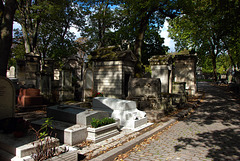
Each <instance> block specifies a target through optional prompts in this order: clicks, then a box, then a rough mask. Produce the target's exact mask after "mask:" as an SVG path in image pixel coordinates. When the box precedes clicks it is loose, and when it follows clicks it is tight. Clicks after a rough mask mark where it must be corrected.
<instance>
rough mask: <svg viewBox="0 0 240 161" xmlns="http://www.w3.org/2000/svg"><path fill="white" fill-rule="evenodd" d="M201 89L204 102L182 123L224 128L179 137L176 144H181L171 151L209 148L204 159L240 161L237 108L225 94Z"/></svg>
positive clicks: (238, 114) (237, 105) (211, 89)
mask: <svg viewBox="0 0 240 161" xmlns="http://www.w3.org/2000/svg"><path fill="white" fill-rule="evenodd" d="M204 90H205V91H206V97H205V99H204V103H203V104H201V106H200V107H199V108H198V109H197V111H196V112H195V113H194V114H192V115H191V116H190V117H189V118H187V119H186V120H184V122H185V123H187V124H188V123H190V122H194V123H197V124H198V125H200V126H206V125H211V124H214V123H218V124H219V123H220V125H221V124H222V125H221V126H225V128H223V130H213V131H211V130H210V132H203V133H199V134H196V136H198V137H196V138H183V137H181V138H179V139H178V141H179V142H182V144H179V145H176V146H175V151H180V150H181V149H186V148H187V146H188V145H190V146H193V147H203V148H206V149H209V151H208V155H207V156H206V157H209V158H212V159H213V160H216V161H217V160H240V121H239V119H240V105H239V104H238V103H237V102H236V101H235V100H234V99H232V96H230V95H229V94H228V93H227V92H226V91H223V90H220V89H218V88H216V87H210V86H206V87H205V89H204ZM212 126H215V125H212ZM214 129H215V128H214Z"/></svg>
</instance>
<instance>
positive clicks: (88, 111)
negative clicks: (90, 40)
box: [0, 50, 197, 157]
mask: <svg viewBox="0 0 240 161" xmlns="http://www.w3.org/2000/svg"><path fill="white" fill-rule="evenodd" d="M103 53H104V52H101V50H100V51H97V53H92V58H93V59H92V60H93V67H92V68H91V69H89V68H88V69H86V70H85V72H84V73H85V74H84V75H83V83H82V93H83V98H84V99H87V98H88V100H91V105H92V106H91V108H86V107H85V106H84V104H81V105H83V106H81V105H80V107H79V105H64V104H60V105H54V106H49V107H47V117H48V118H51V117H52V118H53V119H54V120H53V121H54V123H53V127H54V129H56V133H57V137H58V138H59V139H60V141H61V142H62V143H65V144H69V145H75V144H78V143H81V142H82V141H85V140H92V141H94V142H99V141H102V140H105V139H106V138H108V137H111V136H115V135H117V134H118V133H119V130H118V129H119V128H120V127H126V128H129V129H136V128H139V127H141V126H144V125H146V124H147V121H148V120H149V115H148V110H149V109H150V110H157V111H158V113H156V112H154V113H156V114H157V116H156V119H159V118H158V117H159V115H158V114H163V115H164V114H165V113H166V112H169V111H171V110H172V109H173V108H175V107H177V106H178V105H182V104H184V103H185V102H186V101H187V95H193V94H195V92H196V90H197V89H196V76H195V73H196V72H195V69H196V56H194V55H190V54H184V55H164V56H153V57H152V58H150V59H149V62H150V65H151V70H152V73H151V77H150V78H134V65H135V63H136V61H137V59H136V58H135V57H134V55H133V53H132V52H131V51H114V53H115V54H114V56H112V55H111V56H109V57H108V56H106V53H105V54H103ZM101 54H102V56H101ZM72 70H73V68H71V67H68V68H64V69H63V70H62V71H61V79H60V80H59V82H60V84H62V85H61V87H60V88H61V90H59V93H60V94H59V95H61V99H62V101H64V100H69V99H73V97H72V93H74V92H72V88H73V86H72V83H73V82H72V79H71V76H72V74H73V72H72ZM44 76H46V75H44ZM48 80H49V79H48ZM0 81H2V80H1V79H0ZM36 82H37V81H36ZM51 82H52V81H48V83H49V86H52V84H51ZM1 84H3V83H1ZM40 84H41V83H40ZM42 85H43V84H42ZM4 89H6V90H7V89H10V88H7V87H6V88H4ZM69 89H71V90H69ZM93 90H96V91H97V92H100V93H103V95H104V97H92V91H93ZM20 91H21V92H20V95H19V96H18V98H19V101H20V102H22V105H25V106H28V105H31V104H32V102H35V103H36V102H41V101H42V102H44V99H45V98H44V94H43V92H42V89H41V88H40V89H34V88H28V89H21V90H20ZM11 96H13V98H12V100H14V97H15V96H14V94H12V95H11ZM0 97H3V98H1V99H3V100H4V99H6V98H4V95H0ZM6 97H8V99H9V96H6ZM26 100H27V101H26ZM39 100H41V101H39ZM10 102H12V103H13V102H14V101H10ZM23 102H25V103H23ZM0 107H1V106H0ZM11 107H12V108H11V109H12V110H9V112H8V111H6V110H4V111H5V112H4V113H2V114H1V117H0V119H4V118H7V117H11V116H14V106H12V105H11ZM160 116H162V115H160ZM106 117H112V118H114V120H115V121H116V122H115V123H113V124H110V125H107V126H103V127H100V128H96V129H95V128H91V127H90V124H91V122H92V119H93V118H95V119H103V118H106ZM43 123H44V119H40V120H35V121H33V122H32V124H35V125H39V126H41V125H42V124H43ZM19 157H22V156H19Z"/></svg>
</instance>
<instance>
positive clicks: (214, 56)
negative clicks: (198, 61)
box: [211, 52, 217, 82]
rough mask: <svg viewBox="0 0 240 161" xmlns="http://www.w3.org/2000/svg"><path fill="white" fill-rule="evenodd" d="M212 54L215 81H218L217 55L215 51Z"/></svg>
mask: <svg viewBox="0 0 240 161" xmlns="http://www.w3.org/2000/svg"><path fill="white" fill-rule="evenodd" d="M211 55H212V63H213V76H214V81H215V82H216V81H217V65H216V55H215V53H214V52H213V53H211Z"/></svg>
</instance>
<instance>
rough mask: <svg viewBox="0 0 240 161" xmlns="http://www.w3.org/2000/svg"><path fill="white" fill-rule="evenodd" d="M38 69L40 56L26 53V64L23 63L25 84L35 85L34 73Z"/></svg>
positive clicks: (35, 76)
mask: <svg viewBox="0 0 240 161" xmlns="http://www.w3.org/2000/svg"><path fill="white" fill-rule="evenodd" d="M39 71H40V57H39V56H32V55H26V64H25V84H26V85H33V86H34V87H36V85H37V75H36V73H37V72H39Z"/></svg>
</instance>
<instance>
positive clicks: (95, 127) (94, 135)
mask: <svg viewBox="0 0 240 161" xmlns="http://www.w3.org/2000/svg"><path fill="white" fill-rule="evenodd" d="M118 127H119V121H116V120H114V119H113V118H107V117H106V118H103V119H101V120H99V119H95V118H93V119H92V122H91V127H88V128H87V132H88V137H87V140H91V141H93V142H95V143H96V142H100V141H102V140H105V139H108V138H110V137H112V136H114V135H117V134H119V131H118Z"/></svg>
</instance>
